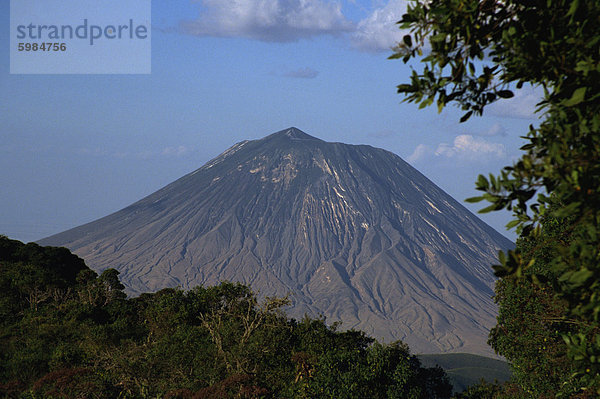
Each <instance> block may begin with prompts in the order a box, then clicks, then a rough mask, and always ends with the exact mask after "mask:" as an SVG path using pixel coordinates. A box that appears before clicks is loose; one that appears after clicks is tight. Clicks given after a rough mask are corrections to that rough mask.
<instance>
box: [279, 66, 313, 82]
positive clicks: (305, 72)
mask: <svg viewBox="0 0 600 399" xmlns="http://www.w3.org/2000/svg"><path fill="white" fill-rule="evenodd" d="M317 75H319V71H316V70H314V69H312V68H309V67H305V68H299V69H296V70H293V71H288V72H285V73H284V74H283V76H285V77H286V78H297V79H313V78H316V77H317Z"/></svg>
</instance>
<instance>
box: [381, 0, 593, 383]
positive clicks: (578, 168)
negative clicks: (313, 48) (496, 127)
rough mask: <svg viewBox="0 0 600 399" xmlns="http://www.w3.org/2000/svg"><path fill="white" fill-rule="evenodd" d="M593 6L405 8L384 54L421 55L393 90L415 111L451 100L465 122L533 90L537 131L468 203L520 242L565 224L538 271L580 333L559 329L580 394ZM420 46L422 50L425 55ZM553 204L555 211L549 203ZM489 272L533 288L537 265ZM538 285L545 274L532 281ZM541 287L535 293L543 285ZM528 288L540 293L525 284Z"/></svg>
mask: <svg viewBox="0 0 600 399" xmlns="http://www.w3.org/2000/svg"><path fill="white" fill-rule="evenodd" d="M599 22H600V3H598V2H597V1H595V0H543V1H542V0H528V1H515V0H506V1H497V0H484V1H480V0H435V1H431V2H421V1H413V3H412V4H411V5H410V6H409V7H408V12H407V14H405V15H404V16H403V18H402V20H401V21H400V25H401V27H402V28H406V29H410V30H411V34H410V35H407V36H405V38H404V40H403V42H402V43H401V44H400V45H399V46H398V47H397V49H396V51H395V54H394V55H393V56H392V58H400V59H402V60H403V61H404V62H409V61H410V60H411V59H413V58H416V57H421V56H422V55H423V54H424V52H427V54H426V55H425V56H424V57H423V58H422V62H423V67H422V70H421V71H416V70H415V71H413V73H412V76H411V78H410V82H409V83H406V84H401V85H399V86H398V92H399V93H401V94H404V95H405V96H406V100H407V101H409V102H417V103H419V104H420V106H421V107H424V106H428V105H431V104H433V103H434V102H435V103H436V104H437V106H438V109H439V110H442V109H443V108H444V107H445V106H446V105H447V104H449V103H456V104H458V105H459V106H460V107H461V108H462V109H463V110H464V111H465V114H464V116H463V117H462V119H461V120H462V121H464V120H467V119H468V118H469V117H471V116H472V115H480V114H482V113H483V111H484V108H485V107H486V106H487V105H489V104H491V103H493V102H495V101H498V100H500V99H503V98H509V97H511V96H513V90H514V89H520V88H521V87H523V86H524V85H525V84H529V85H532V86H537V87H541V88H542V89H543V91H544V93H545V94H544V98H543V101H542V102H541V103H540V104H539V108H538V112H539V113H540V115H541V121H540V124H539V126H538V127H534V126H530V129H529V131H528V132H527V135H526V137H525V139H526V140H527V144H526V145H524V146H523V147H522V148H521V149H522V154H521V158H520V159H519V160H518V161H517V162H515V163H514V164H513V165H511V166H507V167H505V168H504V169H503V170H502V171H501V172H500V174H499V175H498V176H493V175H490V176H489V177H488V178H486V177H484V176H480V177H479V179H478V181H477V183H476V187H477V189H478V190H481V191H483V192H484V194H483V195H482V196H481V197H476V198H472V199H471V201H473V202H476V201H481V200H486V201H489V202H490V203H491V204H490V205H489V206H488V207H486V208H484V209H483V210H482V212H488V211H496V210H501V209H508V210H511V211H512V212H513V215H514V217H515V218H514V221H512V222H511V223H509V226H508V227H512V228H516V229H517V232H518V233H520V235H521V236H522V237H531V238H532V239H533V240H542V241H543V240H545V238H544V231H543V230H542V228H541V222H542V220H543V218H546V217H549V218H555V219H558V220H569V221H571V233H570V235H569V237H570V239H569V240H568V241H566V242H564V241H555V242H553V244H552V245H553V247H554V249H555V256H554V257H553V258H552V259H551V260H550V261H549V262H547V263H546V265H545V269H547V270H549V271H550V272H551V274H552V275H554V276H556V285H555V286H554V287H553V289H554V292H555V293H556V295H558V296H559V297H560V298H561V299H562V300H564V304H565V306H566V311H565V313H564V317H565V318H567V319H569V320H575V321H576V322H577V323H578V324H579V325H581V326H584V327H585V330H586V332H585V333H582V332H577V331H579V330H577V331H573V330H568V331H564V332H561V335H562V339H564V340H565V342H566V343H567V349H568V353H569V355H570V358H571V359H572V360H573V361H574V362H575V370H574V371H575V372H576V378H578V379H579V380H580V384H581V385H582V387H583V389H588V390H590V389H591V390H593V391H595V392H597V393H600V329H599V328H598V326H599V317H600V245H599V240H598V233H599V227H600V226H599V225H600V192H599V190H598V187H600V162H599V159H600V153H599V152H600V134H599V133H600V101H599V100H600V33H599V31H598V29H597V27H598V23H599ZM427 46H429V48H427V49H426V47H427ZM551 202H554V203H556V204H558V206H556V207H551ZM499 260H500V263H501V264H500V265H498V266H496V268H495V270H496V273H497V275H498V276H500V277H507V276H513V277H511V278H516V279H525V278H526V275H529V276H530V277H531V279H532V281H540V280H543V279H542V278H538V276H536V273H532V272H527V270H528V269H531V268H532V267H533V265H534V264H535V263H537V262H538V260H537V258H536V257H535V256H533V257H530V256H524V255H523V253H522V250H516V251H509V252H508V253H507V254H501V256H500V259H499ZM540 277H543V276H540ZM542 287H543V285H539V286H538V288H539V289H542ZM531 289H537V288H533V287H531Z"/></svg>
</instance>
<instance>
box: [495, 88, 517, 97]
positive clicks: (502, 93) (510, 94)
mask: <svg viewBox="0 0 600 399" xmlns="http://www.w3.org/2000/svg"><path fill="white" fill-rule="evenodd" d="M496 94H497V95H498V97H501V98H511V97H514V96H515V94H514V93H513V92H512V91H510V90H500V91H497V92H496Z"/></svg>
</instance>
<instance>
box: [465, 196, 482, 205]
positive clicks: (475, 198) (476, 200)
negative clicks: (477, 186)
mask: <svg viewBox="0 0 600 399" xmlns="http://www.w3.org/2000/svg"><path fill="white" fill-rule="evenodd" d="M481 201H483V197H469V198H467V199H466V200H465V202H469V203H472V204H473V203H476V202H481Z"/></svg>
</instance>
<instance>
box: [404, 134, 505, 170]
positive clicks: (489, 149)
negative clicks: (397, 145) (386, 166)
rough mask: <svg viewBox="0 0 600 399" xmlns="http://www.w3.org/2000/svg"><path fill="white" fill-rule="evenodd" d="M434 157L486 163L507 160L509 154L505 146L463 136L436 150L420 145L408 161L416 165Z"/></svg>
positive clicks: (439, 146) (468, 135) (467, 135)
mask: <svg viewBox="0 0 600 399" xmlns="http://www.w3.org/2000/svg"><path fill="white" fill-rule="evenodd" d="M434 157H437V158H445V159H456V160H463V161H486V160H490V159H501V158H506V157H507V153H506V148H505V146H504V144H501V143H493V142H489V141H487V140H485V139H483V138H480V137H474V136H472V135H470V134H461V135H458V136H456V137H455V138H454V141H453V142H452V144H449V143H440V144H439V145H438V146H437V148H436V149H435V150H434V149H433V148H432V147H430V146H428V145H425V144H419V145H418V146H417V147H416V148H415V150H414V151H413V153H412V154H411V155H409V156H408V157H407V158H406V160H407V161H408V162H411V163H414V162H418V161H422V160H425V159H431V158H434Z"/></svg>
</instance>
